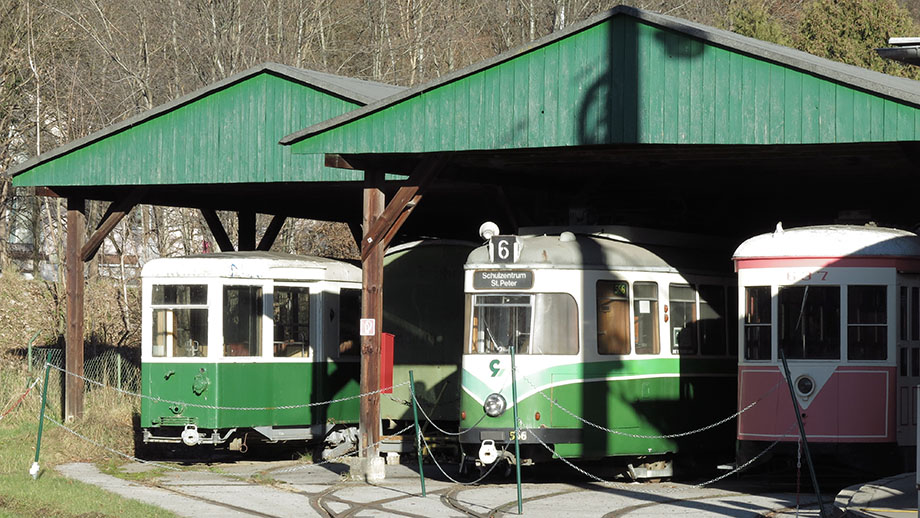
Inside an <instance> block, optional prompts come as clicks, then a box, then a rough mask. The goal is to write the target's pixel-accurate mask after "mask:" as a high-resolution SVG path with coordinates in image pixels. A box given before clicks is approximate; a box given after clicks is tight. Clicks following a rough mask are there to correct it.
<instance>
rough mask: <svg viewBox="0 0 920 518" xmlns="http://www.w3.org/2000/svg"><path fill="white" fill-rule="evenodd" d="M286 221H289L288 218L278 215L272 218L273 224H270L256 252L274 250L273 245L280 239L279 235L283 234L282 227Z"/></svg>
mask: <svg viewBox="0 0 920 518" xmlns="http://www.w3.org/2000/svg"><path fill="white" fill-rule="evenodd" d="M285 220H287V216H281V215H277V216H275V217H274V218H272V222H271V223H269V224H268V228H267V229H265V233H264V234H262V239H261V240H260V241H259V246H257V247H256V250H261V251H263V252H268V251H269V250H271V249H272V245H273V244H275V240H276V239H278V234H279V233H280V232H281V227H283V226H284V222H285Z"/></svg>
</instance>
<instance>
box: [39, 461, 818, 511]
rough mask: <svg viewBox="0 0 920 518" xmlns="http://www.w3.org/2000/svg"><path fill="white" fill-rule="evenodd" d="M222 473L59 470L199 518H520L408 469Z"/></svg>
mask: <svg viewBox="0 0 920 518" xmlns="http://www.w3.org/2000/svg"><path fill="white" fill-rule="evenodd" d="M212 468H213V469H215V470H219V471H220V473H217V472H214V471H209V470H208V469H207V467H202V468H201V469H200V470H195V471H166V472H164V473H163V474H162V476H160V477H158V478H157V479H156V482H155V484H154V483H145V484H142V483H139V482H129V481H126V480H123V479H120V478H117V477H113V476H110V475H106V474H103V473H100V472H99V471H98V470H97V469H96V468H95V466H93V465H91V464H83V463H76V464H65V465H61V466H58V468H57V469H58V471H60V472H61V473H63V474H64V475H66V476H68V477H72V478H75V479H79V480H82V481H84V482H88V483H91V484H95V485H98V486H100V487H102V488H103V489H106V490H109V491H112V492H114V493H118V494H120V495H122V496H126V497H128V498H134V499H137V500H141V501H144V502H147V503H150V504H153V505H157V506H160V507H163V508H166V509H169V510H170V511H172V512H174V513H176V514H177V515H179V516H187V517H194V518H201V517H202V516H226V517H244V516H245V517H263V518H286V517H295V516H296V517H323V518H325V517H330V516H332V517H336V518H345V517H355V518H363V517H380V516H401V517H410V518H416V517H427V516H438V517H442V516H443V517H470V516H472V517H486V516H518V515H517V492H516V486H515V485H514V484H497V483H490V484H483V485H477V486H464V485H460V484H454V483H452V482H449V481H447V480H446V479H444V478H443V477H442V478H441V479H440V480H438V479H432V478H428V479H426V489H427V496H426V497H422V496H421V486H420V481H419V478H418V474H417V472H415V471H414V470H413V469H412V467H409V466H405V465H395V466H387V477H386V479H385V480H383V481H380V482H378V483H374V484H369V483H366V482H364V481H362V480H351V479H350V476H351V475H350V473H351V472H349V471H348V470H349V468H348V467H347V466H345V465H343V464H332V465H326V466H314V465H309V464H303V463H294V462H236V463H222V464H220V465H218V466H216V467H215V466H212ZM433 468H434V467H433V466H432V471H434V469H433ZM125 469H126V470H138V471H140V470H144V469H149V467H147V466H143V465H138V464H129V465H127V466H126V467H125ZM426 473H428V468H427V467H426ZM575 476H577V475H575ZM556 478H557V479H558V478H559V477H556ZM563 478H564V477H563ZM573 480H575V479H574V478H573ZM523 498H524V514H523V516H525V517H533V518H561V517H566V516H579V517H582V516H585V517H591V516H597V517H604V518H615V517H630V518H634V517H635V518H638V517H652V516H677V515H679V516H681V517H682V518H702V517H716V516H719V517H737V518H748V517H759V516H771V517H777V518H785V517H792V516H795V512H794V506H795V501H796V498H795V495H794V494H789V493H776V494H749V493H748V492H746V491H745V489H744V488H743V487H741V486H740V485H739V484H738V483H736V482H729V483H722V484H721V485H720V486H719V487H713V488H694V487H692V486H687V485H683V484H678V483H671V482H665V483H643V484H629V483H622V484H613V485H608V486H605V485H601V484H590V483H584V482H582V481H580V479H579V480H578V481H573V482H560V481H558V480H554V481H551V482H539V483H537V482H528V483H525V484H524V485H523ZM801 498H802V500H801V502H802V508H801V509H800V512H799V514H798V516H800V517H815V516H818V512H817V508H816V506H815V505H814V497H813V496H810V495H802V497H801ZM831 508H832V506H831V505H830V504H828V505H826V508H825V509H826V511H827V512H828V513H830V511H831Z"/></svg>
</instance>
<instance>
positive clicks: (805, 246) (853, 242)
mask: <svg viewBox="0 0 920 518" xmlns="http://www.w3.org/2000/svg"><path fill="white" fill-rule="evenodd" d="M847 256H863V257H865V256H873V257H880V256H889V257H890V256H895V257H910V256H920V237H917V235H916V234H914V233H913V232H908V231H906V230H898V229H894V228H883V227H876V226H874V225H862V226H857V225H823V226H813V227H799V228H790V229H783V228H782V225H781V224H777V226H776V230H775V231H773V232H770V233H767V234H761V235H759V236H754V237H752V238H750V239H748V240H747V241H745V242H743V243H741V245H740V246H739V247H738V248H737V249H736V250H735V253H734V254H733V258H734V259H753V258H760V257H833V258H838V257H847Z"/></svg>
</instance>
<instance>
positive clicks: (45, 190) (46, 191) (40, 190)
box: [35, 187, 61, 198]
mask: <svg viewBox="0 0 920 518" xmlns="http://www.w3.org/2000/svg"><path fill="white" fill-rule="evenodd" d="M35 195H36V196H47V197H48V198H60V197H61V195H60V194H58V193H56V192H54V191H53V190H51V188H50V187H36V188H35Z"/></svg>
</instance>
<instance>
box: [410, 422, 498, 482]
mask: <svg viewBox="0 0 920 518" xmlns="http://www.w3.org/2000/svg"><path fill="white" fill-rule="evenodd" d="M422 441H424V443H425V447H426V448H428V456H429V457H431V460H432V462H434V465H435V466H437V468H438V471H440V472H441V474H442V475H444V477H445V478H446V479H447V480H450V481H451V482H453V483H454V484H460V485H461V486H473V485H476V484H478V483H480V482H482V481H483V480H485V479H486V477H488V476H489V474H491V473H492V470H494V469H495V467H496V466H498V461H495V462H493V463H492V466H491V467H490V468H489V469H488V470H487V471H486V472H485V473H483V475H482V476H481V477H479V478H477V479H476V480H473V481H471V482H461V481H459V480H456V479H454V478H453V477H451V476H450V475H448V474H447V472H446V471H444V468H442V467H441V463H440V462H438V459H437V458H435V456H434V453H432V452H431V447H430V446H428V440H427V439H425V436H424V435H423V436H422ZM506 451H508V443H506V444H505V447H504V448H502V453H505V452H506Z"/></svg>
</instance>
